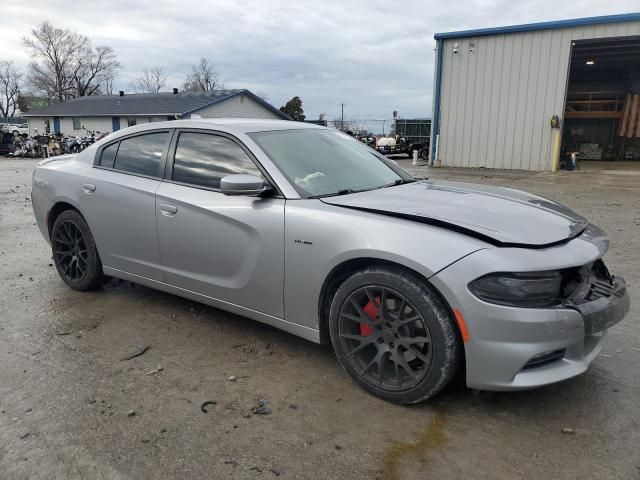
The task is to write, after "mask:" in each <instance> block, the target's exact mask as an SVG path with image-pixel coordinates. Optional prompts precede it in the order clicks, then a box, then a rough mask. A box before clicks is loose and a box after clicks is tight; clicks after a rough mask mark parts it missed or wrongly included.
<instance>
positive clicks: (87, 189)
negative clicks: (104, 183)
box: [82, 183, 96, 193]
mask: <svg viewBox="0 0 640 480" xmlns="http://www.w3.org/2000/svg"><path fill="white" fill-rule="evenodd" d="M82 190H84V193H93V192H95V191H96V186H95V185H94V184H93V183H83V184H82Z"/></svg>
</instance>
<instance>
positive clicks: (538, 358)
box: [522, 348, 567, 370]
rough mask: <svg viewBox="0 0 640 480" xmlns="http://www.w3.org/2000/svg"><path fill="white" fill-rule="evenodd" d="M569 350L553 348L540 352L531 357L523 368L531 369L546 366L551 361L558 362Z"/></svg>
mask: <svg viewBox="0 0 640 480" xmlns="http://www.w3.org/2000/svg"><path fill="white" fill-rule="evenodd" d="M566 352H567V349H566V348H563V349H561V350H551V351H549V352H543V353H538V354H537V355H534V356H533V357H531V359H530V360H529V361H528V362H527V363H526V364H525V366H524V367H522V370H531V369H532V368H539V367H544V366H545V365H549V364H551V363H554V362H557V361H559V360H562V359H563V358H564V354H565V353H566Z"/></svg>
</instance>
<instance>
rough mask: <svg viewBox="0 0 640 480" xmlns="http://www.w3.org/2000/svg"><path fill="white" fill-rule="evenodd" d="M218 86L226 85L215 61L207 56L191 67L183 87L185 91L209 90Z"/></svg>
mask: <svg viewBox="0 0 640 480" xmlns="http://www.w3.org/2000/svg"><path fill="white" fill-rule="evenodd" d="M216 88H224V87H223V86H222V83H221V82H220V79H219V77H218V73H217V72H216V70H215V67H214V66H213V62H212V61H211V60H209V59H208V58H206V57H202V58H201V59H200V62H199V63H197V64H196V65H194V66H193V67H192V68H191V73H190V74H188V75H187V78H186V80H185V82H184V85H183V87H182V89H183V90H184V91H185V92H208V91H209V90H215V89H216Z"/></svg>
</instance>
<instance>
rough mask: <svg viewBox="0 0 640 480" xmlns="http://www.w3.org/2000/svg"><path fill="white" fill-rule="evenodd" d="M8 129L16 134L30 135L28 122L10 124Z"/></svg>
mask: <svg viewBox="0 0 640 480" xmlns="http://www.w3.org/2000/svg"><path fill="white" fill-rule="evenodd" d="M7 129H8V130H9V132H11V133H13V134H14V135H29V125H28V124H26V123H12V124H8V125H7Z"/></svg>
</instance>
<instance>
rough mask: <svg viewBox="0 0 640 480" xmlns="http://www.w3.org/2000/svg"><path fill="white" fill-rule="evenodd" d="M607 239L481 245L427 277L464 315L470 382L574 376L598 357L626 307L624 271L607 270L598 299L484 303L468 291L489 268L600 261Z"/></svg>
mask: <svg viewBox="0 0 640 480" xmlns="http://www.w3.org/2000/svg"><path fill="white" fill-rule="evenodd" d="M606 246H607V244H606V243H604V242H595V241H593V240H592V239H591V238H585V237H584V236H583V237H582V238H578V239H575V240H572V241H571V242H568V243H566V244H564V245H560V246H557V247H553V248H549V249H541V250H527V249H519V248H506V249H504V248H495V249H486V250H482V251H478V252H476V253H474V254H471V255H469V256H467V257H465V258H463V259H461V260H460V261H458V262H456V263H455V264H453V265H451V266H449V267H448V268H446V269H445V270H443V271H441V272H439V273H438V274H436V275H435V276H433V277H431V278H430V281H431V282H432V283H433V285H434V286H435V287H436V288H437V289H438V290H439V291H440V292H441V293H442V294H443V296H444V297H445V298H446V300H447V302H448V303H449V305H450V306H451V308H452V309H453V308H455V309H458V310H459V311H460V312H461V313H462V315H463V317H464V321H465V323H466V327H467V329H468V334H469V335H468V341H467V342H465V344H464V348H465V363H466V380H467V385H468V386H469V387H471V388H477V389H482V390H522V389H529V388H534V387H539V386H543V385H548V384H551V383H556V382H559V381H562V380H566V379H569V378H571V377H575V376H576V375H579V374H581V373H583V372H585V371H586V370H587V368H588V367H589V365H590V364H591V362H592V361H593V360H594V359H595V358H596V357H597V356H598V354H599V353H600V351H601V349H602V342H603V340H604V338H605V336H606V332H607V329H608V328H610V327H611V326H613V325H615V324H616V323H618V322H620V321H621V320H622V319H623V318H624V317H625V315H626V314H627V313H628V312H629V309H630V299H629V294H628V291H627V288H626V284H625V282H624V279H622V277H615V276H612V278H613V280H614V281H613V282H612V285H611V287H610V288H609V289H608V290H606V291H602V292H601V294H600V295H599V296H597V298H595V297H590V298H589V299H587V300H583V301H582V302H581V303H579V302H575V303H574V302H572V301H567V302H565V303H564V304H562V305H559V306H556V307H546V308H522V307H512V306H505V305H497V304H492V303H488V302H486V301H483V300H481V299H479V298H478V297H476V296H475V295H473V294H472V293H471V292H470V291H469V289H468V287H467V285H468V283H469V281H470V280H472V279H475V278H479V277H480V276H482V275H485V274H487V273H490V272H492V271H507V272H508V271H516V272H517V271H536V270H539V271H544V270H554V269H562V268H576V267H579V266H581V265H587V264H590V263H593V262H596V261H598V260H599V259H600V258H601V257H602V255H603V254H604V253H605V251H606Z"/></svg>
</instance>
